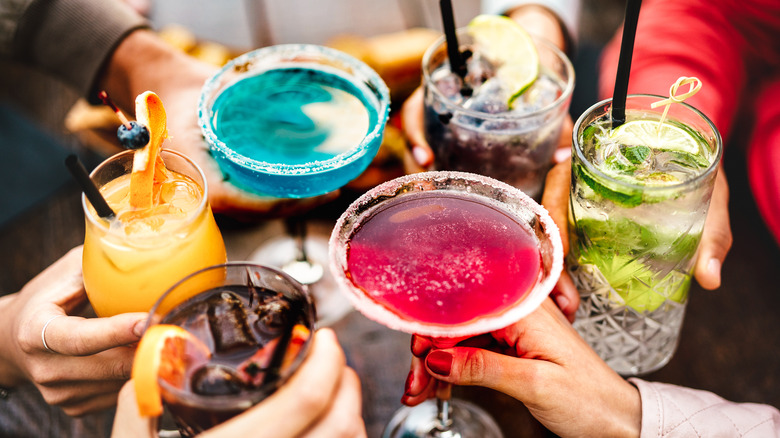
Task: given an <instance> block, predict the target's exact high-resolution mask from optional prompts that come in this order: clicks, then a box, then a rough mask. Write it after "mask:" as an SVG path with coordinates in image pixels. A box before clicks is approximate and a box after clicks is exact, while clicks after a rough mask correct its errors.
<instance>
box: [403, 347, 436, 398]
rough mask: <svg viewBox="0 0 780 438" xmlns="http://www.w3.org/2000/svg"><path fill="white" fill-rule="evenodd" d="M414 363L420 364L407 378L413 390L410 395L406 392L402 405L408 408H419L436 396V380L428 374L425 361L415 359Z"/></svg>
mask: <svg viewBox="0 0 780 438" xmlns="http://www.w3.org/2000/svg"><path fill="white" fill-rule="evenodd" d="M412 361H413V362H414V361H418V363H416V364H414V365H413V366H412V371H410V372H409V377H407V384H408V387H409V388H412V389H410V390H409V391H408V392H409V393H407V392H406V391H405V392H404V395H403V396H402V397H401V403H403V404H405V405H407V406H417V405H419V404H420V403H422V402H424V401H425V400H428V399H429V398H433V397H434V396H435V395H436V379H434V378H432V377H431V375H430V374H429V373H428V370H427V369H426V368H425V362H424V361H423V359H420V358H416V357H415V358H412ZM410 378H411V381H410ZM405 390H406V388H405Z"/></svg>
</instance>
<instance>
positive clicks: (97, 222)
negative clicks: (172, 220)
mask: <svg viewBox="0 0 780 438" xmlns="http://www.w3.org/2000/svg"><path fill="white" fill-rule="evenodd" d="M133 153H135V151H134V150H125V151H121V152H117V153H116V154H114V155H112V156H110V157H108V158H106V159H105V160H103V161H102V162H101V163H100V164H98V165H97V167H95V168H94V169H93V170H92V172H90V173H89V177H90V179H92V178H93V177H94V175H95V174H96V173H97V172H98V171H99V170H101V169H102V168H103V167H105V166H107V165H108V164H109V163H110V162H113V161H116V160H117V159H120V158H124V157H125V156H126V155H131V154H133ZM163 154H166V155H168V154H170V155H174V156H177V157H179V158H181V159H183V160H184V161H185V162H186V163H187V164H189V165H191V166H192V168H193V169H195V170H196V172H197V173H198V175H199V176H200V178H201V180H202V181H203V184H198V185H199V186H200V187H201V189H202V190H203V194H202V196H201V199H200V201H199V202H198V206H197V207H196V208H195V209H193V212H192V214H190V215H188V217H187V219H186V220H184V221H182V223H181V224H179V226H177V227H176V229H174V230H169V232H170V233H175V232H177V231H179V230H181V229H183V228H187V227H189V226H191V225H192V224H193V223H194V222H195V221H197V220H198V218H200V216H201V215H202V214H203V212H204V211H205V210H206V207H207V205H208V198H209V188H208V182H207V181H206V174H205V173H204V172H203V169H201V168H200V166H198V164H197V163H195V161H193V160H192V159H191V158H190V157H188V156H186V155H184V154H182V153H181V152H178V151H175V150H173V149H167V148H163V149H160V156H162V155H163ZM163 161H165V159H164V158H163ZM131 164H132V161H131ZM131 171H132V170H131ZM178 173H181V172H178ZM115 179H116V178H115ZM112 181H113V180H112ZM195 182H196V183H197V181H195ZM91 205H92V204H91V203H89V200H88V199H87V195H85V194H84V193H82V194H81V208H82V209H83V210H84V216H85V217H86V218H87V221H89V223H90V224H92V225H94V226H96V227H98V228H100V229H101V230H103V231H105V232H106V233H108V234H109V235H111V236H115V237H118V238H121V239H122V240H126V239H127V238H128V236H127V235H125V234H120V233H118V232H115V231H112V229H111V226H110V224H107V223H106V221H105V220H103V219H102V218H100V217H99V216H97V215H95V214H93V213H92V211H90V206H91ZM92 208H94V206H93V207H92ZM154 238H156V237H155V236H154V235H148V236H147V235H145V236H138V239H141V240H146V239H154Z"/></svg>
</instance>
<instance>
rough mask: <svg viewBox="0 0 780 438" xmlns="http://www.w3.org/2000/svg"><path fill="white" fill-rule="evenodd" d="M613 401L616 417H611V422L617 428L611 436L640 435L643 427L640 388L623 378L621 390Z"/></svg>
mask: <svg viewBox="0 0 780 438" xmlns="http://www.w3.org/2000/svg"><path fill="white" fill-rule="evenodd" d="M621 379H622V378H621ZM613 402H614V403H615V405H614V409H613V413H614V417H613V418H611V419H610V423H611V424H612V426H613V427H614V428H615V429H614V431H613V432H614V433H613V434H611V435H610V436H616V437H638V436H639V433H640V431H641V427H642V398H641V396H640V394H639V389H638V388H637V387H636V386H634V385H633V384H631V383H630V382H628V381H627V380H623V385H621V390H620V391H618V392H617V393H616V394H614V397H613Z"/></svg>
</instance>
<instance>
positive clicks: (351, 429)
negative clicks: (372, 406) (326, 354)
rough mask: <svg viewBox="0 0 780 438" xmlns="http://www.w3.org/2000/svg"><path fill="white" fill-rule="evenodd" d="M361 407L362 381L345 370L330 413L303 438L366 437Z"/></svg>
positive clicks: (348, 369)
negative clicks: (330, 437) (331, 437)
mask: <svg viewBox="0 0 780 438" xmlns="http://www.w3.org/2000/svg"><path fill="white" fill-rule="evenodd" d="M361 407H362V406H361V393H360V379H358V376H357V374H355V372H354V371H353V370H352V369H351V368H345V369H344V372H343V373H342V376H341V384H340V385H339V388H338V391H337V393H336V398H335V399H334V400H333V403H332V404H331V405H330V408H329V409H328V412H327V413H326V414H325V416H324V418H323V419H322V420H320V421H319V422H317V423H316V424H315V425H314V427H312V428H311V429H309V430H308V431H307V432H306V433H305V434H304V435H303V437H302V438H317V437H326V436H335V437H343V438H357V437H365V436H366V426H365V424H364V423H363V418H362V417H361Z"/></svg>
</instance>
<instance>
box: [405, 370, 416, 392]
mask: <svg viewBox="0 0 780 438" xmlns="http://www.w3.org/2000/svg"><path fill="white" fill-rule="evenodd" d="M413 381H414V371H409V375H408V376H406V383H404V396H407V397H411V396H413V395H414V394H412V382H413Z"/></svg>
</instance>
